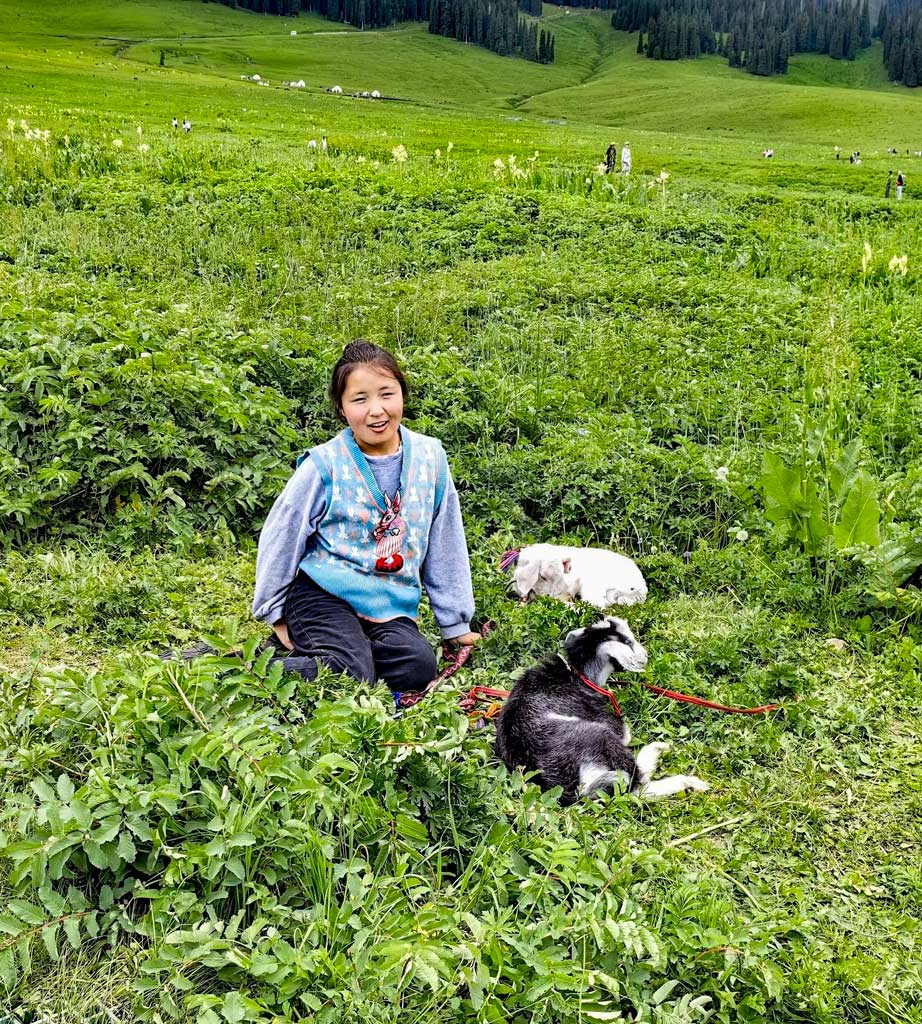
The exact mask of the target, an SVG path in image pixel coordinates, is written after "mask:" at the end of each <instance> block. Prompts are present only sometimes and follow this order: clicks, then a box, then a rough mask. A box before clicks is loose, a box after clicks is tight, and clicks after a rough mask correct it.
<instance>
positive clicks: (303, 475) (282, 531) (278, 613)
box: [253, 459, 326, 646]
mask: <svg viewBox="0 0 922 1024" xmlns="http://www.w3.org/2000/svg"><path fill="white" fill-rule="evenodd" d="M325 511H326V494H325V491H324V487H323V480H322V479H321V478H320V474H319V473H318V472H317V468H316V466H315V465H314V464H313V463H312V462H311V460H310V459H305V460H304V461H303V462H302V463H301V465H300V466H299V467H298V469H297V470H296V471H295V473H294V475H293V476H292V477H291V479H290V480H289V481H288V483H287V484H286V485H285V489H284V490H283V491H282V493H281V494H280V495H279V496H278V498H277V499H276V501H275V504H274V505H273V506H272V510H271V511H270V512H269V515H268V516H267V517H266V521H265V523H264V524H263V528H262V532H261V533H260V535H259V551H258V553H257V555H256V590H255V593H254V595H253V615H254V616H255V617H256V618H257V619H262V620H263V622H268V623H269V624H270V625H271V626H273V627H275V626H276V625H278V624H282V625H284V622H283V619H284V614H285V598H286V597H287V596H288V589H289V587H290V586H291V583H292V581H293V580H294V578H295V576H296V575H297V574H298V563H299V562H300V561H301V559H302V558H303V557H304V549H305V547H306V546H307V542H308V541H309V540H310V538H311V537H312V536H313V534H314V533H315V532H316V530H317V524H318V523H319V522H320V520H321V519H322V518H323V513H324V512H325ZM276 634H277V635H278V636H279V639H280V640H281V641H282V643H285V640H286V638H287V637H286V636H282V635H281V633H280V632H279V630H276ZM286 646H287V645H286Z"/></svg>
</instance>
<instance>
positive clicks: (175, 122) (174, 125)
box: [173, 117, 179, 132]
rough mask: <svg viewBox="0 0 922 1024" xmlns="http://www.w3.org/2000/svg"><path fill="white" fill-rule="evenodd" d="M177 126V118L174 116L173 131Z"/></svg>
mask: <svg viewBox="0 0 922 1024" xmlns="http://www.w3.org/2000/svg"><path fill="white" fill-rule="evenodd" d="M178 127H179V118H177V117H174V118H173V131H174V132H175V131H176V129H177V128H178Z"/></svg>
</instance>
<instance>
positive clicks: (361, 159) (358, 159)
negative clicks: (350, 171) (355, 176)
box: [355, 156, 368, 164]
mask: <svg viewBox="0 0 922 1024" xmlns="http://www.w3.org/2000/svg"><path fill="white" fill-rule="evenodd" d="M355 162H356V163H357V164H364V163H367V162H368V157H367V156H357V157H356V158H355Z"/></svg>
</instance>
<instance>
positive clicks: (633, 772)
mask: <svg viewBox="0 0 922 1024" xmlns="http://www.w3.org/2000/svg"><path fill="white" fill-rule="evenodd" d="M564 650H565V652H566V655H565V656H564V657H561V656H559V655H555V656H554V657H551V658H548V659H547V660H546V661H543V662H541V664H539V665H533V666H532V667H531V668H529V669H526V671H525V672H524V673H523V674H522V675H521V676H520V677H519V678H518V679H517V680H516V681H515V683H514V685H513V687H512V692H511V693H510V695H509V698H508V699H507V701H506V703H505V705H504V706H503V709H502V712H501V713H500V715H499V718H498V719H497V723H496V746H495V751H496V755H497V757H499V759H500V760H501V761H503V762H504V763H505V764H506V765H507V766H508V767H510V768H523V769H524V770H525V771H529V772H533V771H537V772H539V773H540V774H539V775H538V776H537V777H536V778H535V782H537V783H538V785H540V786H541V788H542V789H553V787H554V786H560V787H562V789H563V795H562V796H561V803H563V804H572V803H574V802H575V801H576V800H578V799H579V798H580V797H582V796H586V795H588V794H589V793H593V792H596V791H598V790H606V791H608V792H617V791H630V792H632V793H636V794H637V795H638V796H640V797H644V798H646V799H655V798H656V797H661V796H671V795H672V794H673V793H681V792H682V791H683V790H686V789H696V790H701V791H704V790H706V789H707V788H708V784H707V783H706V782H703V781H702V780H701V779H698V778H696V777H695V776H694V775H670V776H668V777H667V778H663V779H656V780H653V779H651V776H652V775H653V773H654V771H656V766H657V764H658V763H659V759H660V756H661V755H662V754H663V753H664V751H666V750H668V749H669V744H668V743H648V744H647V746H645V747H642V748H641V750H640V751H639V752H638V753H637V756H636V757H634V755H633V754H632V753H631V751H630V749H629V748H628V744H629V743H630V741H631V735H630V733H629V732H628V728H627V726H626V725H625V724H624V720H623V719H622V718H621V717H620V716H618V715H616V714H614V713H613V707H612V704H611V702H610V700H609V698H608V696H607V694H606V693H605V692H602V693H599V692H596V691H595V690H593V689H592V688H591V687H590V686H589V685H588V684H587V683H586V682H585V681H584V680H583V679H581V678H580V675H582V676H585V677H586V679H588V680H589V681H591V682H592V683H594V684H595V685H596V686H599V687H604V686H605V683H606V681H607V679H608V677H609V676H610V675H611V673H612V672H617V671H626V672H640V671H642V670H643V668H644V666H645V665H646V664H647V652H646V650H645V649H644V647H643V645H642V644H640V643H638V641H637V639H636V638H635V637H634V634H633V633H632V632H631V628H630V626H628V624H627V623H626V622H625V621H624V620H623V619H616V618H612V617H610V616H609V617H606V618H605V619H603V620H602V621H601V622H596V623H595V624H594V625H592V626H587V627H585V628H583V629H574V630H573V631H572V632H571V633H569V634H568V635H567V638H566V640H565V641H564Z"/></svg>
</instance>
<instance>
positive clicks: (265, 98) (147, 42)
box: [0, 0, 922, 160]
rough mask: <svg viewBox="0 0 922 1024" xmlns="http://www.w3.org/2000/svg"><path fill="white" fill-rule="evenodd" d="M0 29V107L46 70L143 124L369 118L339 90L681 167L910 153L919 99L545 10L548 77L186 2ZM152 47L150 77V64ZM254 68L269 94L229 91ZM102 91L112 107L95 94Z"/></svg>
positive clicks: (28, 20)
mask: <svg viewBox="0 0 922 1024" xmlns="http://www.w3.org/2000/svg"><path fill="white" fill-rule="evenodd" d="M0 18H2V19H3V23H4V25H5V31H4V33H3V36H2V38H0V58H2V60H3V62H4V66H5V67H4V70H5V72H6V75H5V79H6V85H7V89H6V96H7V98H8V100H9V101H12V100H13V99H15V98H16V97H17V96H18V97H19V98H20V99H22V98H29V99H32V98H36V99H37V98H39V97H40V96H42V95H47V96H48V98H49V99H51V97H52V96H53V95H60V89H59V85H60V82H58V84H57V85H56V86H55V87H54V88H52V87H51V85H50V84H49V83H48V82H47V81H46V76H47V75H48V74H54V75H55V76H56V77H57V78H59V79H60V78H61V77H63V78H64V79H70V80H72V81H73V88H72V90H71V94H72V95H73V97H74V100H75V102H78V101H82V102H85V103H87V104H89V105H92V106H102V105H104V104H105V103H108V102H112V103H113V104H114V106H116V107H117V106H118V105H119V104H124V105H125V107H126V109H127V110H129V111H133V112H137V113H142V112H143V111H145V110H148V109H149V110H150V112H151V114H153V113H154V111H165V110H167V109H178V108H179V107H180V106H181V107H182V108H183V109H186V110H188V111H189V112H190V114H194V116H195V117H196V119H197V120H198V121H199V122H209V123H212V124H215V125H217V123H218V122H219V121H222V120H224V121H226V119H227V118H228V117H229V116H230V111H235V112H236V113H237V114H238V115H242V114H243V112H244V109H246V113H247V117H252V116H253V115H254V112H256V111H263V112H264V113H265V115H266V117H267V119H268V120H269V121H270V122H271V123H278V125H279V128H280V130H281V129H283V128H284V126H285V124H286V123H287V122H290V121H291V120H292V115H293V114H294V113H295V112H297V113H299V114H301V115H305V116H306V118H307V121H308V123H307V124H306V125H304V130H307V131H310V130H312V128H313V127H314V126H319V127H320V128H321V129H323V128H330V127H340V126H343V125H346V124H356V125H357V124H361V123H365V124H367V125H369V126H370V125H371V124H373V123H375V122H376V121H377V120H379V119H380V118H379V115H376V114H374V113H372V112H370V111H368V110H367V109H366V110H363V111H358V110H357V109H355V106H354V105H353V108H352V109H349V110H347V109H346V107H344V106H343V101H341V100H336V99H335V98H333V97H329V96H327V95H326V94H325V92H324V89H325V88H327V87H329V86H331V85H333V84H338V85H341V86H342V87H343V88H344V89H345V90H346V91H347V92H350V91H360V90H372V89H378V90H380V91H381V92H382V93H384V94H385V96H387V97H390V98H392V99H399V100H402V101H409V102H411V103H416V104H423V105H425V106H426V107H428V108H430V109H431V108H432V107H439V108H442V109H443V110H445V111H446V114H447V113H448V112H449V111H461V110H470V111H472V112H473V111H480V112H482V113H484V114H485V113H487V112H488V111H495V112H497V114H501V113H503V112H504V113H505V114H506V115H507V116H509V117H512V116H515V117H521V118H524V119H527V120H530V121H531V122H534V123H540V122H542V121H548V120H552V121H554V122H558V123H559V122H561V121H567V122H568V123H569V124H570V125H574V126H575V125H577V124H581V125H585V126H591V125H595V126H599V131H598V133H596V132H593V145H595V144H596V142H595V140H596V139H598V140H599V141H601V139H602V138H604V137H606V136H607V135H608V134H609V132H605V133H604V134H603V133H602V130H601V127H602V126H604V127H605V128H607V129H611V128H615V129H617V131H618V133H619V134H621V132H622V130H623V131H628V130H629V131H630V132H632V133H633V134H634V135H635V136H636V135H637V133H639V132H645V133H656V134H662V135H663V136H665V142H664V151H665V152H666V154H667V155H669V154H670V153H677V154H678V155H679V156H680V158H681V157H683V156H684V157H687V158H688V159H691V160H697V159H706V158H707V155H708V143H709V140H710V139H712V138H713V137H714V133H716V134H717V135H718V136H719V137H721V138H722V139H724V140H725V141H726V143H727V144H728V145H730V146H731V150H732V149H733V145H732V144H735V145H736V147H738V148H739V152H740V153H744V152H750V151H752V150H753V149H755V150H756V151H758V150H759V149H761V148H762V147H764V146H767V145H772V146H774V147H775V148H776V150H777V148H778V146H779V145H781V144H783V145H784V146H785V147H786V152H787V153H788V155H790V154H791V153H792V152H793V149H792V147H794V146H805V147H807V148H808V149H809V151H810V152H811V153H812V154H814V155H815V154H816V153H817V152H820V151H828V150H829V149H830V148H831V147H832V146H833V145H834V144H837V145H839V146H841V147H842V148H843V149H845V150H846V151H848V150H849V149H851V148H858V149H861V150H862V151H863V152H865V153H870V152H872V151H874V150H884V149H885V148H886V147H888V146H890V145H897V146H898V147H899V148H900V149H903V148H910V149H915V148H916V147H917V146H918V144H919V143H918V142H917V140H916V132H917V127H918V123H919V114H920V112H922V91H919V90H916V91H912V90H907V89H904V88H902V87H900V86H894V85H892V84H890V83H888V82H887V81H886V78H885V75H884V73H883V68H882V66H881V61H880V53H879V46H875V47H873V48H872V49H871V50H870V51H868V52H865V53H863V54H862V55H861V56H860V57H859V59H858V60H856V61H854V62H851V63H849V62H844V61H840V62H835V61H830V60H828V59H825V58H820V57H815V56H803V57H798V58H795V59H794V60H792V61H791V71H790V74H789V75H788V76H786V77H785V78H776V79H758V78H754V77H752V76H750V75H746V74H745V73H742V72H739V71H736V70H732V69H730V68H728V67H727V66H726V64H725V62H724V61H723V60H722V59H720V58H716V57H714V58H706V59H699V60H697V61H681V62H660V61H656V62H654V61H649V60H646V59H645V58H643V57H640V56H638V55H637V54H636V53H635V46H636V35H634V36H631V35H627V34H625V33H618V32H614V31H613V30H612V29H611V27H610V24H609V19H608V15H607V14H604V13H598V12H589V11H576V10H573V11H568V10H566V9H563V8H560V7H554V6H550V5H546V6H545V22H546V23H547V24H549V25H550V26H551V27H552V28H553V31H554V33H555V35H556V39H557V61H556V63H555V64H554V65H552V66H550V67H547V66H541V65H537V64H532V63H529V62H526V61H523V60H513V59H509V58H503V57H498V56H496V55H495V54H492V53H489V52H488V51H486V50H484V49H481V48H478V47H472V46H464V45H461V44H459V43H457V42H455V41H454V40H448V39H444V38H442V37H438V36H432V35H430V34H429V33H428V32H427V31H426V26H425V25H422V24H409V25H400V26H396V27H393V28H391V29H387V30H383V31H369V32H359V31H355V30H353V29H350V28H349V27H348V26H342V25H339V24H337V23H333V22H329V21H326V20H323V19H321V18H317V17H313V16H311V17H300V18H296V19H279V18H272V17H269V16H258V15H253V14H251V13H248V12H243V11H235V10H231V9H229V8H226V7H223V6H220V5H217V4H203V3H201V2H198V0H130V2H125V3H111V4H110V3H104V2H101V0H88V2H86V3H82V4H80V5H73V4H69V3H65V2H63V0H49V2H47V3H45V4H43V5H41V6H32V5H29V6H28V7H27V8H26V9H23V5H22V4H21V3H19V2H18V0H0ZM292 28H294V29H295V30H296V31H297V33H298V34H297V36H295V37H292V36H291V35H290V32H291V30H292ZM162 51H165V55H166V61H167V67H166V68H165V69H162V68H159V67H158V64H159V60H160V54H161V52H162ZM254 72H259V74H260V75H262V76H263V77H264V78H268V79H269V80H270V82H271V83H272V87H270V88H268V89H266V88H257V87H255V86H252V85H250V84H249V83H244V82H241V77H242V76H244V75H249V74H252V73H254ZM126 75H127V76H130V81H131V82H135V81H137V82H138V83H139V85H138V86H136V87H135V88H134V92H135V95H134V96H131V97H130V99H129V100H128V101H127V102H126V100H125V98H124V97H123V96H122V95H120V90H118V88H117V86H116V83H117V82H121V81H122V80H123V79H126ZM302 78H303V79H304V80H305V81H306V82H307V83H308V86H309V89H308V90H307V91H306V93H305V94H299V95H297V96H292V95H285V96H281V97H280V96H279V95H278V92H279V88H278V87H279V86H280V84H281V82H282V81H283V80H290V79H302ZM231 82H233V90H232V91H228V89H229V86H230V83H231ZM155 84H156V86H157V88H154V86H155ZM161 86H162V88H160V87H161ZM112 90H115V92H116V93H119V95H113V96H111V97H110V95H109V93H110V91H112ZM331 103H338V104H339V105H338V106H331V105H330V104H331ZM364 106H366V107H367V106H368V105H364ZM157 116H160V115H159V114H157ZM393 116H395V115H392V114H389V115H388V117H393ZM427 116H429V115H427ZM397 120H398V121H399V120H400V115H397ZM680 137H681V138H682V139H685V140H687V139H691V140H693V141H692V142H691V143H687V142H680V141H679V138H680Z"/></svg>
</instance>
